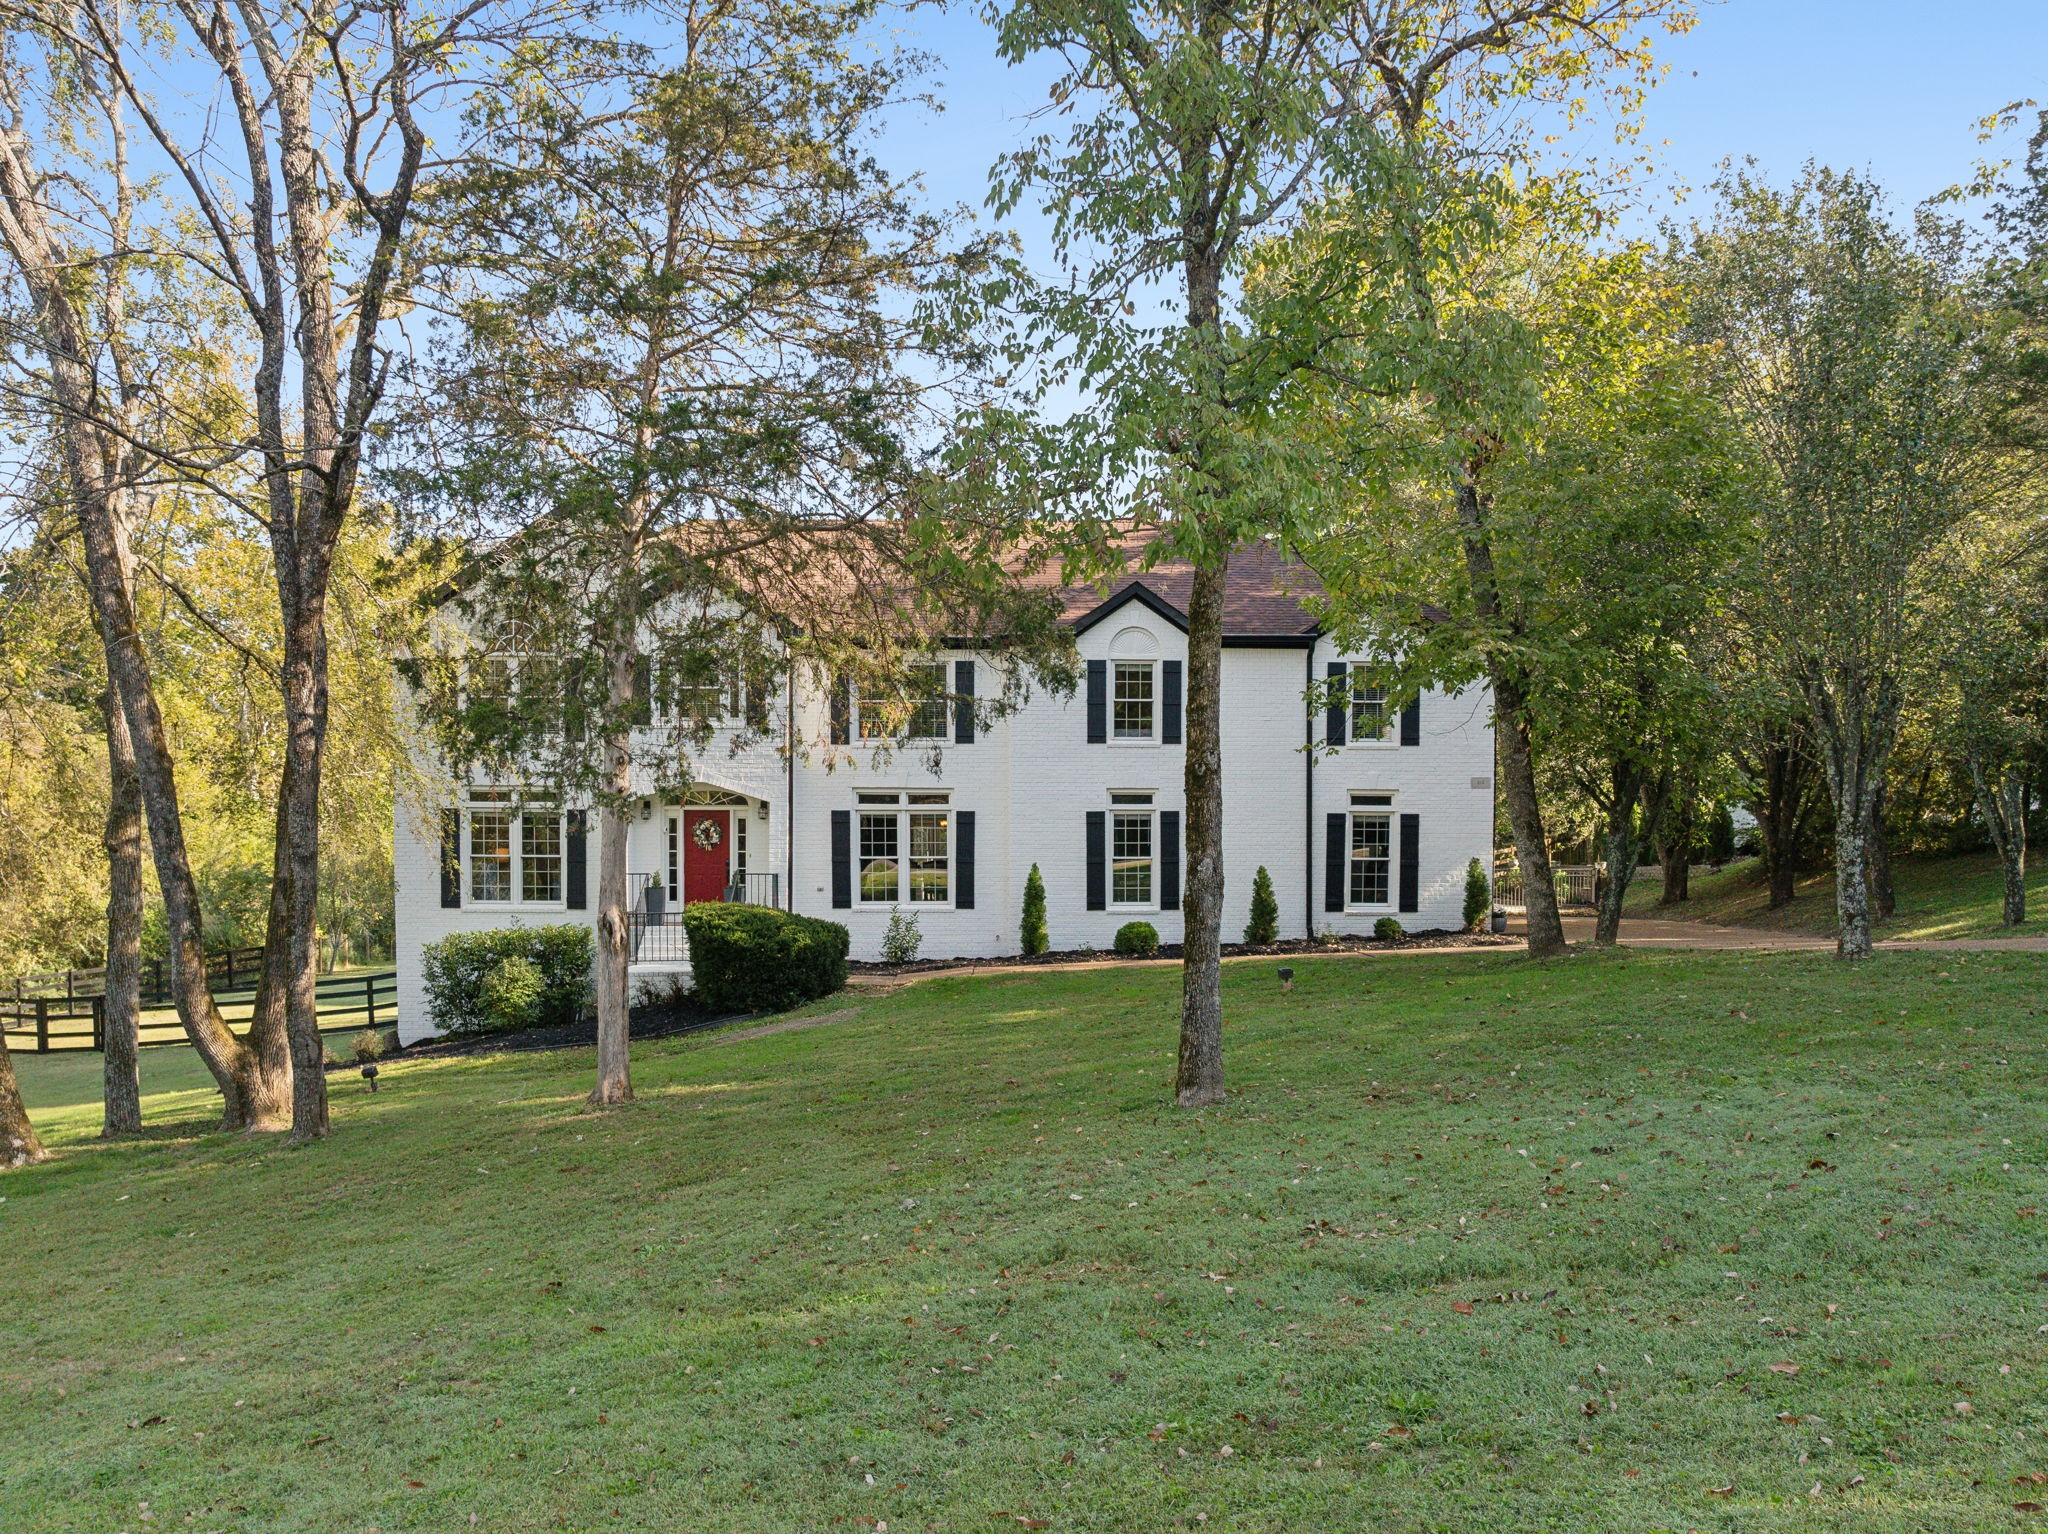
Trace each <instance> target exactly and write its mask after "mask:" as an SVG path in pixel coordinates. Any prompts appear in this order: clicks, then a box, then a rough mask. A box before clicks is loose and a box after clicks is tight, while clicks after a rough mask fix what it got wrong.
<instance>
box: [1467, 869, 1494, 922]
mask: <svg viewBox="0 0 2048 1534" xmlns="http://www.w3.org/2000/svg"><path fill="white" fill-rule="evenodd" d="M1492 914H1493V886H1492V885H1491V884H1489V883H1488V882H1487V879H1486V865H1485V864H1483V863H1481V862H1480V861H1479V859H1477V858H1474V859H1473V860H1472V861H1471V862H1470V863H1469V864H1467V865H1466V867H1465V930H1466V931H1467V932H1477V931H1478V930H1479V929H1480V927H1481V926H1483V925H1484V924H1485V922H1486V918H1487V917H1489V916H1491V915H1492Z"/></svg>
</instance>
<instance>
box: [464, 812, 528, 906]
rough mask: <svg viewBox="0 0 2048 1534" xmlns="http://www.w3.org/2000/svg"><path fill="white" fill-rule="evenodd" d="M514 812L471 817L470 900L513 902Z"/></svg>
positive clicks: (472, 813)
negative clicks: (511, 900)
mask: <svg viewBox="0 0 2048 1534" xmlns="http://www.w3.org/2000/svg"><path fill="white" fill-rule="evenodd" d="M517 818H518V817H517V816H515V815H514V814H513V813H512V811H510V810H489V809H477V810H472V811H471V812H470V816H469V898H470V899H472V900H510V899H511V898H512V822H513V821H514V820H516V819H517Z"/></svg>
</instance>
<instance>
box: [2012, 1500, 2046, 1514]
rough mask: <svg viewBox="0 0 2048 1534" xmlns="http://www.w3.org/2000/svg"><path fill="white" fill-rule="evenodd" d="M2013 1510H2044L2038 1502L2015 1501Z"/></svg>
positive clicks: (2019, 1511)
mask: <svg viewBox="0 0 2048 1534" xmlns="http://www.w3.org/2000/svg"><path fill="white" fill-rule="evenodd" d="M2012 1510H2013V1511H2014V1512H2016V1513H2038V1512H2040V1511H2042V1507H2041V1504H2040V1503H2038V1502H2015V1503H2013V1505H2012Z"/></svg>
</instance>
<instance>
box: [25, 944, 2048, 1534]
mask: <svg viewBox="0 0 2048 1534" xmlns="http://www.w3.org/2000/svg"><path fill="white" fill-rule="evenodd" d="M2044 964H2048V960H2044V959H2042V958H2041V957H2039V956H2029V955H1993V956H1975V955H1964V956H1950V955H1940V956H1934V955H1920V954H1910V955H1907V954H1901V955H1889V956H1884V957H1881V958H1879V959H1877V960H1875V961H1873V962H1871V963H1870V964H1868V965H1866V966H1863V967H1861V968H1859V969H1857V970H1854V971H1853V972H1852V971H1844V970H1841V969H1839V968H1837V967H1835V965H1834V964H1833V962H1832V961H1831V960H1829V959H1827V958H1824V957H1820V956H1812V955H1782V954H1781V955H1770V956H1761V955H1737V954H1724V955H1681V954H1632V955H1631V954H1622V955H1610V956H1580V957H1575V958H1572V959H1568V960H1563V961H1558V962H1555V963H1551V964H1547V965H1541V966H1536V965H1531V964H1529V963H1528V962H1526V961H1523V960H1518V959H1514V958H1511V957H1507V956H1504V955H1484V956H1481V955H1450V956H1440V957H1424V958H1413V959H1392V960H1387V959H1382V960H1371V959H1349V960H1325V961H1302V962H1299V963H1298V964H1297V966H1296V968H1297V970H1298V972H1299V975H1300V979H1299V980H1298V982H1297V985H1296V989H1295V994H1294V996H1293V997H1292V998H1289V999H1288V1000H1286V1001H1282V1000H1281V999H1280V998H1279V997H1278V995H1277V994H1276V992H1277V987H1276V986H1275V984H1274V982H1273V979H1272V973H1271V968H1272V967H1271V966H1270V965H1269V964H1265V963H1259V964H1248V965H1244V966H1232V967H1231V968H1230V969H1229V970H1228V971H1227V980H1226V985H1227V988H1228V997H1227V1000H1228V1005H1229V1015H1230V1018H1231V1026H1230V1033H1229V1050H1230V1062H1231V1067H1232V1071H1233V1081H1234V1084H1235V1088H1236V1091H1235V1095H1234V1096H1233V1098H1232V1101H1231V1102H1230V1104H1229V1105H1228V1106H1227V1107H1226V1108H1224V1109H1221V1110H1218V1111H1212V1112H1208V1113H1204V1114H1201V1115H1199V1116H1197V1115H1189V1114H1184V1113H1178V1112H1175V1111H1174V1110H1172V1109H1171V1108H1169V1107H1168V1106H1166V1102H1167V1098H1166V1093H1165V1090H1164V1082H1165V1079H1166V1077H1167V1073H1168V1071H1169V1069H1170V1066H1171V1059H1172V1052H1173V1023H1172V1018H1173V1009H1174V1003H1175V999H1176V993H1177V987H1178V977H1177V976H1176V975H1175V974H1174V972H1173V971H1171V970H1170V969H1152V970H1142V971H1121V972H1108V973H1103V972H1096V973H1088V974H1049V975H1043V976H1031V977H1025V978H1003V979H980V980H952V981H937V982H931V983H927V984H924V985H920V986H917V987H914V988H911V989H909V990H907V991H903V992H900V993H898V994H896V995H894V996H891V997H888V998H884V999H870V1000H866V1001H853V1002H849V1001H847V1000H846V999H835V1000H834V1001H831V1002H828V1003H825V1004H824V1008H825V1009H827V1010H830V1009H834V1008H837V1009H845V1008H848V1007H849V1006H856V1007H858V1008H859V1011H858V1014H857V1015H855V1016H853V1017H851V1018H848V1019H845V1020H842V1021H840V1022H837V1023H834V1024H832V1025H830V1026H826V1027H821V1028H817V1029H814V1030H810V1031H801V1032H786V1033H782V1034H779V1035H776V1036H772V1037H767V1038H761V1039H757V1040H752V1041H744V1042H720V1041H718V1040H716V1039H715V1038H714V1039H694V1040H686V1041H672V1042H669V1043H665V1044H659V1045H651V1046H646V1047H643V1048H642V1049H641V1050H640V1051H639V1056H638V1065H637V1079H638V1084H639V1087H640V1090H641V1092H642V1100H641V1102H640V1103H639V1104H637V1105H636V1106H634V1107H631V1108H629V1109H626V1110H623V1111H619V1112H616V1113H612V1114H609V1115H603V1116H593V1115H589V1114H586V1113H583V1112H582V1111H580V1108H579V1099H580V1095H581V1093H582V1092H583V1090H584V1089H585V1087H586V1085H587V1082H588V1079H589V1077H590V1073H591V1061H590V1057H589V1056H588V1054H587V1053H571V1054H559V1055H550V1056H523V1057H506V1058H498V1059H491V1060H479V1059H472V1060H464V1061H438V1062H424V1061H422V1062H413V1063H410V1064H406V1063H400V1064H397V1065H395V1066H394V1067H392V1068H391V1069H390V1070H388V1072H387V1074H386V1076H385V1083H386V1089H385V1090H384V1091H383V1092H382V1093H380V1094H379V1095H378V1096H377V1097H375V1098H371V1097H368V1096H366V1095H364V1094H363V1093H362V1091H361V1089H360V1087H359V1085H358V1084H357V1083H356V1082H355V1081H354V1079H353V1078H348V1079H347V1080H346V1084H345V1085H341V1086H340V1097H339V1101H338V1103H337V1120H338V1130H337V1135H336V1138H335V1139H334V1140H332V1141H331V1142H329V1143H328V1144H326V1145H323V1146H320V1147H316V1148H313V1149H310V1150H299V1151H292V1150H286V1149H284V1148H283V1147H281V1146H276V1145H265V1144H254V1143H250V1142H248V1141H245V1140H236V1139H223V1138H220V1137H217V1136H211V1135H204V1134H200V1133H198V1130H199V1129H200V1128H201V1124H202V1118H203V1115H204V1112H205V1104H204V1095H203V1093H202V1092H197V1091H194V1092H191V1093H189V1094H186V1095H182V1096H175V1095H174V1096H170V1097H157V1098H153V1099H152V1101H151V1104H150V1107H151V1110H152V1113H153V1116H154V1117H155V1118H156V1120H157V1121H158V1122H159V1124H160V1127H159V1128H158V1130H157V1131H156V1136H157V1137H156V1139H155V1140H154V1141H153V1142H152V1143H146V1144H141V1145H129V1146H121V1147H101V1146H97V1145H94V1144H91V1143H90V1142H89V1140H88V1139H87V1136H89V1135H90V1133H91V1131H92V1129H93V1126H94V1124H95V1122H96V1115H95V1111H94V1109H93V1107H92V1105H91V1102H90V1077H89V1076H86V1075H82V1074H81V1073H80V1072H78V1071H77V1070H76V1068H75V1065H74V1063H72V1062H49V1061H43V1060H34V1059H28V1060H23V1061H22V1062H21V1065H22V1074H23V1076H24V1078H25V1080H26V1084H27V1087H28V1089H29V1091H30V1093H31V1095H32V1097H33V1098H34V1099H35V1100H36V1102H37V1104H38V1106H39V1107H41V1108H42V1109H43V1110H44V1112H43V1118H44V1121H45V1124H46V1126H47V1127H48V1129H49V1130H50V1132H51V1137H52V1139H53V1140H55V1141H56V1142H57V1143H58V1144H59V1146H60V1147H61V1150H60V1155H59V1158H58V1160H57V1161H56V1162H55V1164H53V1165H52V1166H49V1167H46V1168H43V1169H39V1170H35V1171H32V1172H27V1173H18V1174H11V1175H9V1176H7V1177H5V1178H4V1179H0V1197H4V1202H0V1240H4V1243H5V1246H4V1250H5V1251H6V1253H7V1263H6V1267H5V1270H4V1271H5V1272H6V1274H7V1278H8V1285H7V1288H8V1296H9V1297H8V1325H7V1328H6V1330H5V1332H4V1334H0V1382H4V1389H5V1392H6V1395H5V1400H6V1406H7V1410H6V1418H5V1420H6V1427H5V1439H4V1447H0V1528H5V1529H7V1530H9V1531H10V1534H33V1531H41V1530H53V1529H78V1530H88V1529H89V1530H94V1531H101V1530H115V1529H134V1530H139V1529H142V1528H144V1527H155V1528H190V1529H233V1530H251V1531H253V1530H264V1531H271V1530H323V1531H326V1530H343V1529H347V1530H356V1531H361V1530H365V1529H369V1528H376V1529H378V1530H380V1531H382V1534H391V1531H394V1530H401V1529H436V1530H442V1529H468V1528H472V1527H474V1528H478V1529H482V1530H489V1531H523V1530H542V1529H553V1528H562V1527H565V1528H570V1529H607V1528H627V1529H662V1530H670V1529H689V1530H692V1531H709V1530H733V1531H742V1530H744V1531H748V1534H758V1531H780V1530H799V1529H801V1530H820V1529H827V1528H832V1527H838V1526H842V1525H843V1526H844V1527H846V1528H848V1529H849V1530H850V1531H851V1530H871V1529H879V1528H880V1527H881V1525H882V1524H886V1525H887V1527H888V1529H889V1530H891V1531H895V1534H903V1531H909V1530H935V1531H936V1530H947V1531H951V1530H965V1529H977V1528H979V1529H992V1528H1001V1527H1019V1526H1021V1525H1019V1524H1017V1523H1015V1522H1014V1520H1015V1519H1016V1518H1017V1517H1019V1516H1023V1517H1028V1518H1029V1519H1030V1520H1032V1521H1033V1522H1034V1523H1035V1522H1036V1521H1038V1520H1044V1521H1045V1526H1047V1527H1048V1528H1051V1529H1053V1530H1079V1529H1095V1530H1127V1529H1161V1528H1170V1527H1176V1526H1185V1527H1189V1528H1194V1527H1196V1526H1198V1524H1199V1526H1200V1527H1203V1528H1205V1529H1238V1530H1254V1529H1261V1530H1272V1529H1283V1528H1284V1529H1324V1528H1340V1527H1345V1528H1348V1527H1358V1526H1361V1525H1362V1524H1363V1523H1365V1522H1366V1521H1367V1520H1370V1522H1371V1526H1372V1527H1374V1528H1376V1529H1386V1530H1422V1529H1430V1530H1438V1529H1459V1530H1464V1529H1472V1530H1481V1529H1486V1530H1492V1529H1502V1528H1514V1529H1518V1530H1521V1529H1556V1530H1570V1531H1573V1534H1583V1531H1592V1530H1602V1531H1605V1530H1613V1531H1622V1530H1627V1531H1631V1534H1634V1531H1642V1530H1649V1529H1656V1528H1669V1529H1697V1530H1702V1531H1705V1530H1731V1531H1732V1530H1736V1529H1740V1530H1743V1531H1759V1530H1777V1529H1802V1530H1804V1529H1812V1528H1830V1529H1855V1530H1859V1531H1861V1530H1909V1529H1910V1530H1921V1529H1934V1528H1940V1529H1997V1528H2004V1527H2015V1528H2017V1527H2036V1526H2038V1519H2035V1518H2030V1516H2029V1515H2023V1514H2021V1513H2017V1512H2015V1511H2013V1503H2014V1502H2016V1501H2022V1500H2028V1501H2037V1500H2038V1501H2048V1497H2044V1496H2043V1495H2042V1493H2041V1492H2039V1491H2034V1490H2030V1489H2026V1488H2022V1487H2018V1486H2015V1485H2013V1484H2012V1481H2013V1478H2014V1477H2015V1476H2017V1475H2022V1474H2031V1473H2033V1472H2036V1471H2043V1470H2048V1444H2044V1443H2043V1442H2042V1441H2041V1435H2042V1434H2044V1433H2048V1395H2044V1392H2043V1390H2042V1370H2043V1366H2044V1363H2048V1336H2044V1335H2042V1334H2041V1332H2040V1331H2039V1330H2038V1328H2040V1327H2041V1326H2042V1325H2043V1324H2044V1323H2048V1315H2044V1314H2043V1311H2044V1308H2048V1287H2044V1285H2043V1284H2042V1283H2041V1282H2039V1281H2038V1280H2037V1277H2036V1275H2037V1274H2038V1273H2039V1272H2040V1271H2041V1269H2042V1268H2043V1267H2044V1266H2048V1261H2044V1258H2043V1253H2042V1245H2041V1236H2042V1232H2043V1221H2042V1219H2041V1218H2040V1217H2037V1216H2036V1215H2035V1214H2034V1213H2033V1211H2034V1209H2035V1208H2036V1207H2038V1206H2041V1205H2043V1204H2048V1169H2044V1165H2043V1163H2044V1161H2048V1138H2044V1128H2043V1123H2044V1114H2043V1109H2044V1107H2048V1086H2044V1084H2043V1083H2044V1081H2048V1070H2044V1065H2048V1050H2044V1044H2043V1031H2042V1026H2041V1022H2040V1019H2041V1017H2042V1016H2043V1012H2044V1003H2043V1001H2042V987H2041V980H2042V977H2043V974H2044ZM153 1058H155V1057H153ZM162 1058H163V1060H164V1062H165V1063H164V1064H162V1065H160V1066H156V1067H153V1069H154V1070H155V1071H157V1072H158V1073H159V1078H160V1079H156V1080H153V1081H152V1083H151V1085H152V1087H169V1086H174V1085H176V1084H177V1082H176V1081H175V1079H174V1078H175V1075H176V1072H177V1070H178V1069H179V1067H178V1066H177V1065H176V1063H175V1060H174V1058H173V1057H172V1056H171V1055H169V1054H168V1053H166V1054H165V1055H164V1056H163V1057H162ZM67 1071H68V1072H70V1075H69V1076H68V1077H67V1076H66V1075H65V1073H66V1072H67ZM81 1082H82V1083H83V1086H82V1087H81ZM67 1083H68V1084H67ZM67 1098H68V1099H69V1100H70V1101H71V1102H72V1103H73V1106H71V1107H68V1108H67V1107H53V1106H51V1105H52V1104H53V1103H55V1102H58V1101H61V1100H64V1099H67ZM2008 1167H2010V1170H2008V1169H2007V1168H2008ZM1553 1291H1554V1293H1553ZM1468 1304H1469V1306H1470V1307H1471V1308H1470V1311H1469V1313H1468V1312H1467V1311H1466V1310H1465V1309H1464V1308H1462V1307H1464V1306H1465V1305H1468ZM1777 1363H1796V1364H1797V1365H1798V1366H1799V1373H1798V1374H1797V1375H1796V1376H1792V1375H1787V1374H1783V1373H1778V1372H1773V1371H1772V1370H1771V1368H1770V1366H1771V1365H1773V1364H1777ZM2006 1369H2010V1371H2011V1372H2010V1373H2009V1374H2007V1373H2005V1372H2003V1371H2004V1370H2006ZM1962 1400H1968V1401H1969V1402H1971V1403H1972V1406H1973V1408H1974V1410H1973V1411H1972V1412H1971V1413H1970V1414H1968V1415H1963V1416H1959V1415H1958V1414H1957V1412H1956V1409H1955V1403H1957V1402H1958V1401H1962ZM1781 1414H1784V1416H1782V1417H1781ZM1791 1419H1796V1420H1791ZM1226 1445H1227V1446H1228V1447H1229V1453H1228V1454H1226V1453H1225V1446H1226ZM870 1477H872V1483H871V1482H870ZM1857 1477H1861V1478H1862V1479H1861V1480H1860V1482H1858V1481H1857V1480H1856V1479H1855V1478H1857ZM1815 1486H1818V1487H1819V1491H1818V1494H1817V1496H1814V1497H1809V1495H1808V1493H1809V1489H1810V1488H1813V1487H1815ZM1731 1487H1732V1490H1729V1491H1727V1492H1726V1493H1725V1495H1723V1494H1719V1493H1721V1492H1722V1489H1723V1488H1731ZM145 1504H146V1505H147V1510H148V1512H149V1513H150V1514H151V1517H152V1521H151V1522H150V1523H149V1524H148V1525H145V1524H143V1523H142V1521H141V1514H142V1512H143V1510H144V1505H145ZM1203 1515H1206V1519H1205V1520H1204V1518H1203ZM472 1519H474V1521H473V1522H472ZM999 1520H1000V1521H999Z"/></svg>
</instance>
